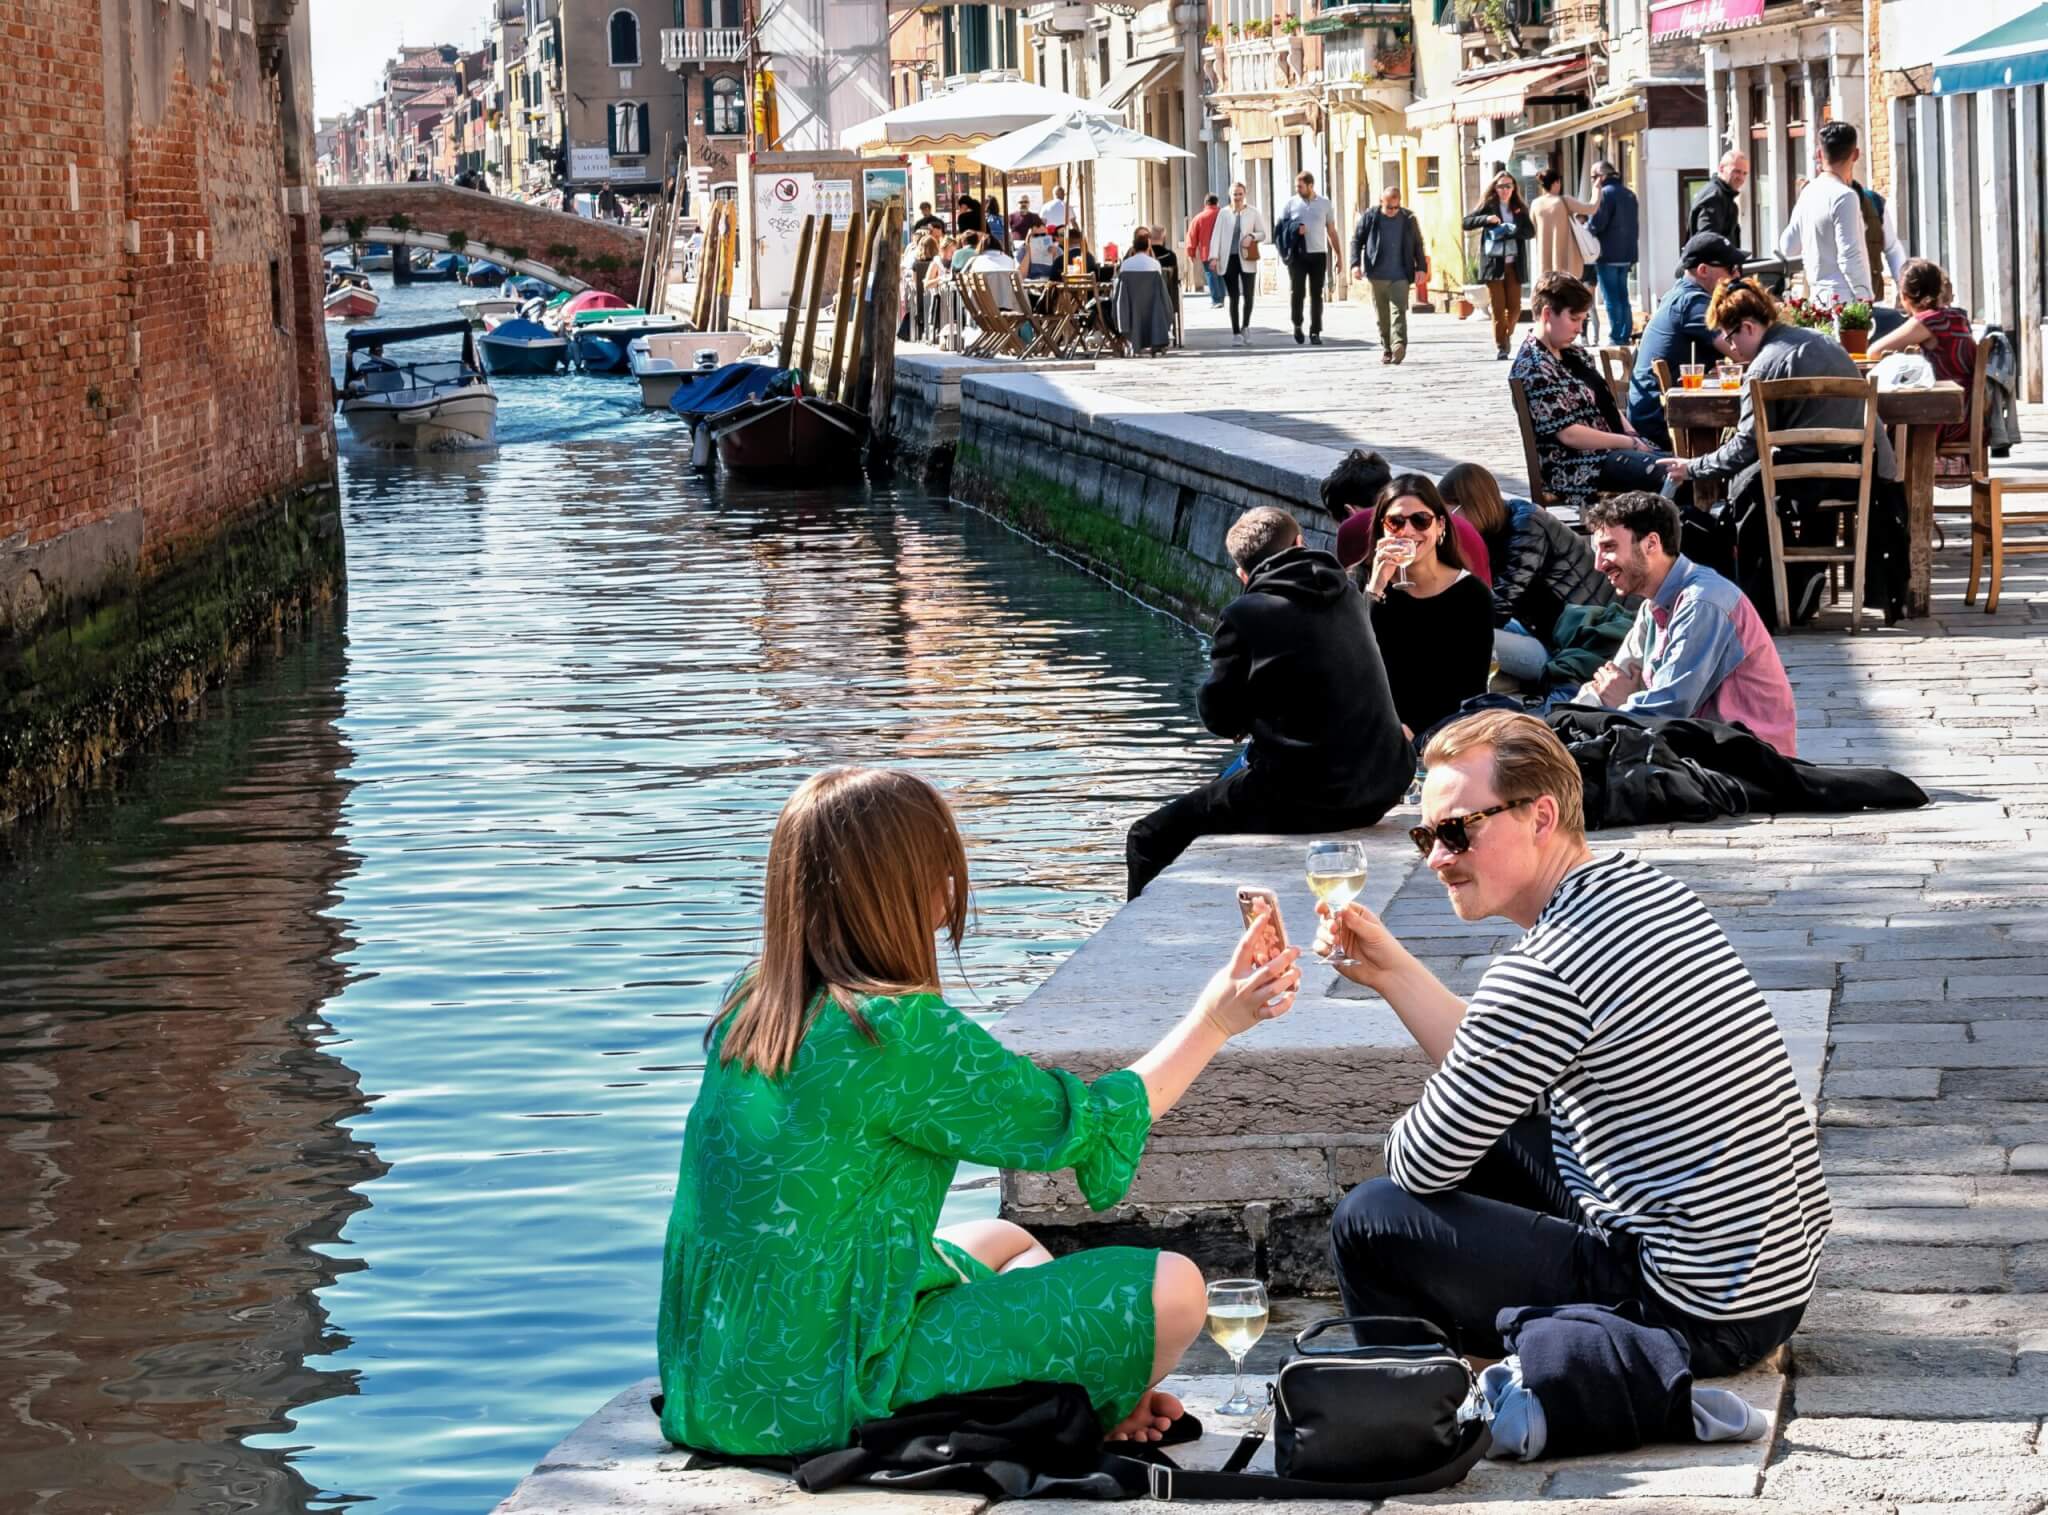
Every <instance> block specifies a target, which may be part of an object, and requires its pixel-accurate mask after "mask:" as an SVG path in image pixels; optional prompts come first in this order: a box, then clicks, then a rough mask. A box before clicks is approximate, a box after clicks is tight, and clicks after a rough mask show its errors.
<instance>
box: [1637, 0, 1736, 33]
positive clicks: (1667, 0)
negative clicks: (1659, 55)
mask: <svg viewBox="0 0 2048 1515" xmlns="http://www.w3.org/2000/svg"><path fill="white" fill-rule="evenodd" d="M1763 19H1764V0H1659V3H1657V4H1654V5H1652V6H1651V7H1650V40H1651V41H1652V42H1662V41H1664V40H1666V39H1667V38H1670V37H1704V36H1706V35H1707V34H1709V33H1710V32H1729V31H1734V30H1735V29H1736V28H1737V27H1740V26H1761V25H1762V24H1763Z"/></svg>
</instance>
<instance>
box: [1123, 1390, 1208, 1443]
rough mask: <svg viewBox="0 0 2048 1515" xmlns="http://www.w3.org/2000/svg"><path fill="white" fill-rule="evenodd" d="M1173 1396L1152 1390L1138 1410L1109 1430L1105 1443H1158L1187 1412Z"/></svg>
mask: <svg viewBox="0 0 2048 1515" xmlns="http://www.w3.org/2000/svg"><path fill="white" fill-rule="evenodd" d="M1186 1409H1187V1406H1185V1405H1183V1404H1182V1403H1181V1402H1180V1401H1179V1400H1178V1399H1176V1398H1175V1397H1174V1396H1173V1395H1171V1394H1169V1393H1167V1392H1166V1391H1165V1390H1164V1389H1150V1390H1148V1391H1146V1394H1145V1397H1144V1398H1142V1399H1140V1400H1139V1401H1138V1408H1137V1409H1135V1410H1133V1411H1131V1413H1130V1414H1128V1415H1126V1416H1125V1417H1124V1418H1123V1419H1122V1420H1120V1421H1118V1422H1117V1423H1116V1424H1115V1425H1113V1426H1111V1427H1110V1429H1109V1434H1108V1435H1107V1436H1105V1437H1103V1440H1104V1441H1157V1440H1159V1438H1160V1437H1162V1436H1164V1435H1165V1434H1166V1428H1167V1427H1168V1426H1170V1425H1172V1424H1173V1423H1174V1422H1175V1421H1176V1420H1178V1419H1180V1417H1181V1415H1182V1414H1183V1413H1184V1412H1185V1411H1186Z"/></svg>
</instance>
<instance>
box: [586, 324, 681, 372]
mask: <svg viewBox="0 0 2048 1515" xmlns="http://www.w3.org/2000/svg"><path fill="white" fill-rule="evenodd" d="M689 329H690V323H689V322H688V321H686V320H684V319H683V318H682V317H681V316H650V315H649V314H647V312H646V311H644V310H633V309H627V310H620V311H586V312H585V313H584V314H583V315H582V316H578V317H576V318H575V321H574V324H573V326H572V327H571V329H570V332H569V341H570V345H571V346H573V347H574V348H575V351H576V364H577V366H578V367H579V368H581V369H582V370H583V371H584V372H585V373H626V372H628V371H629V368H630V364H629V362H628V355H627V348H629V347H630V346H632V344H633V340H634V339H635V338H636V337H651V336H661V335H666V334H668V333H671V332H679V331H688V330H689Z"/></svg>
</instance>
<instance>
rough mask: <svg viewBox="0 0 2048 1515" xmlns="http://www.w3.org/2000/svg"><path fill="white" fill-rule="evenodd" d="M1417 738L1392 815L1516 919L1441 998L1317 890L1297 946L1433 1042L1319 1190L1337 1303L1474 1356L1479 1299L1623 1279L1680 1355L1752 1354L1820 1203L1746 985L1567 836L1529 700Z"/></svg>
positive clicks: (1746, 978)
mask: <svg viewBox="0 0 2048 1515" xmlns="http://www.w3.org/2000/svg"><path fill="white" fill-rule="evenodd" d="M1424 760H1425V762H1426V763H1427V765H1428V770H1429V774H1428V778H1427V780H1426V781H1425V783H1424V785H1423V790H1422V822H1423V823H1422V824H1421V825H1420V826H1418V827H1416V828H1415V830H1414V832H1413V835H1414V838H1415V843H1416V846H1417V847H1419V848H1421V849H1422V850H1423V852H1424V854H1425V856H1426V857H1427V859H1428V865H1429V867H1430V869H1431V871H1433V872H1434V873H1435V874H1436V875H1437V877H1438V878H1439V879H1440V880H1441V881H1442V882H1443V884H1444V886H1445V888H1446V889H1447V890H1448V891H1449V894H1450V903H1451V908H1452V910H1454V911H1455V912H1456V913H1457V916H1458V918H1459V919H1460V920H1463V921H1477V920H1485V919H1489V918H1491V917H1494V916H1502V917H1505V918H1506V919H1508V920H1511V921H1513V922H1514V923H1515V924H1516V925H1518V926H1520V927H1521V928H1522V930H1523V933H1524V934H1523V936H1522V938H1521V940H1520V941H1519V942H1517V943H1516V944H1515V945H1514V946H1513V947H1511V948H1509V949H1508V950H1507V951H1506V952H1505V953H1503V954H1502V955H1500V956H1499V957H1497V958H1495V959H1494V960H1493V962H1492V963H1491V964H1490V965H1489V966H1488V967H1487V969H1486V971H1485V973H1484V974H1483V975H1482V976H1481V978H1480V981H1479V987H1478V990H1477V992H1476V993H1474V995H1473V996H1472V999H1471V1001H1470V1002H1469V1003H1466V1002H1464V1001H1461V1000H1460V999H1459V998H1458V997H1457V996H1456V995H1454V994H1453V993H1451V991H1450V990H1449V989H1447V988H1446V987H1445V986H1444V985H1443V984H1442V983H1440V982H1439V981H1438V980H1437V979H1436V977H1435V975H1433V974H1432V973H1431V972H1430V971H1429V970H1428V969H1427V968H1425V967H1424V966H1423V965H1422V964H1421V963H1420V962H1418V961H1417V960H1416V959H1415V957H1414V956H1413V955H1412V954H1411V953H1410V952H1409V951H1408V949H1407V948H1406V947H1404V946H1403V945H1402V944H1401V943H1400V942H1399V941H1397V940H1396V939H1395V938H1394V936H1393V934H1392V933H1391V932H1389V931H1388V929H1387V927H1386V926H1385V924H1384V923H1382V922H1381V921H1380V919H1379V918H1378V917H1377V916H1375V915H1374V914H1373V913H1372V912H1371V911H1369V910H1366V909H1365V908H1364V907H1362V906H1359V905H1356V904H1352V905H1346V906H1345V907H1344V908H1343V910H1342V911H1340V912H1338V913H1337V914H1336V915H1335V916H1334V917H1333V916H1331V915H1330V912H1329V910H1328V908H1327V907H1323V908H1322V909H1320V910H1319V911H1318V914H1320V915H1321V916H1323V917H1324V920H1323V924H1322V929H1321V930H1320V931H1319V933H1318V935H1317V939H1316V950H1317V951H1319V952H1327V951H1329V950H1330V949H1331V947H1332V946H1335V947H1337V948H1340V949H1342V950H1343V951H1344V952H1345V953H1346V954H1348V955H1349V957H1350V958H1351V960H1352V961H1351V962H1350V963H1348V964H1347V963H1341V962H1340V963H1339V964H1336V965H1334V966H1336V968H1337V971H1338V972H1339V973H1342V974H1343V975H1344V976H1345V977H1346V978H1348V979H1351V980H1352V981H1353V982H1354V983H1358V984H1362V985H1364V986H1365V987H1367V988H1368V989H1371V990H1373V991H1374V992H1376V993H1378V994H1380V995H1382V996H1383V997H1384V998H1385V999H1386V1001H1387V1003H1388V1004H1389V1005H1390V1006H1392V1007H1393V1009H1394V1012H1395V1013H1396V1014H1397V1015H1398V1016H1399V1017H1400V1018H1401V1022H1402V1024H1403V1025H1404V1026H1405V1027H1406V1028H1407V1030H1408V1032H1409V1034H1410V1035H1411V1036H1413V1037H1414V1038H1415V1041H1416V1044H1417V1045H1418V1046H1419V1047H1420V1048H1421V1049H1422V1051H1423V1052H1424V1053H1426V1054H1427V1055H1428V1057H1429V1059H1430V1061H1431V1062H1433V1063H1435V1064H1436V1071H1435V1072H1433V1073H1432V1074H1431V1075H1430V1077H1429V1079H1428V1081H1427V1082H1426V1083H1425V1084H1424V1085H1423V1088H1422V1094H1421V1097H1420V1098H1419V1099H1417V1101H1416V1102H1415V1104H1414V1106H1413V1107H1412V1108H1411V1109H1409V1110H1408V1111H1407V1112H1406V1113H1405V1114H1404V1115H1402V1116H1401V1118H1400V1119H1399V1120H1397V1121H1396V1122H1395V1123H1394V1125H1393V1128H1392V1130H1391V1131H1390V1132H1389V1133H1388V1135H1387V1146H1386V1163H1387V1176H1386V1177H1384V1178H1376V1179H1372V1180H1370V1181H1368V1182H1366V1183H1364V1184H1361V1185H1360V1186H1359V1187H1357V1188H1355V1189H1353V1190H1352V1191H1351V1192H1350V1193H1349V1194H1348V1195H1346V1196H1345V1197H1344V1199H1343V1200H1342V1202H1341V1203H1339V1205H1338V1207H1337V1212H1336V1214H1335V1216H1334V1217H1333V1218H1332V1221H1331V1241H1332V1250H1333V1255H1334V1260H1335V1263H1336V1270H1337V1279H1338V1283H1339V1286H1340V1287H1341V1289H1342V1291H1343V1296H1344V1310H1345V1313H1346V1314H1347V1315H1410V1316H1422V1317H1424V1318H1425V1319H1428V1320H1431V1321H1434V1322H1436V1323H1437V1324H1438V1325H1440V1326H1442V1327H1444V1328H1445V1329H1447V1330H1448V1331H1449V1332H1450V1333H1451V1335H1452V1337H1453V1338H1454V1343H1453V1344H1454V1345H1455V1346H1457V1347H1458V1348H1459V1350H1461V1351H1463V1352H1466V1353H1469V1354H1471V1355H1473V1356H1476V1357H1485V1358H1499V1357H1501V1356H1503V1355H1504V1343H1503V1340H1502V1336H1501V1333H1500V1331H1499V1329H1498V1327H1497V1324H1496V1317H1497V1316H1498V1315H1499V1313H1500V1312H1502V1311H1506V1310H1515V1309H1520V1308H1523V1307H1531V1306H1535V1307H1546V1306H1562V1305H1605V1306H1629V1305H1633V1306H1635V1307H1636V1308H1637V1309H1639V1310H1640V1312H1641V1316H1642V1318H1643V1319H1644V1320H1645V1321H1646V1322H1647V1323H1648V1324H1649V1325H1651V1326H1663V1327H1669V1328H1670V1329H1671V1330H1673V1331H1675V1332H1677V1333H1678V1335H1679V1336H1680V1337H1682V1338H1683V1339H1684V1341H1685V1343H1686V1345H1687V1347H1688V1348H1689V1351H1690V1354H1691V1366H1692V1371H1693V1372H1694V1373H1695V1374H1696V1375H1698V1376H1700V1377H1719V1376H1722V1375H1726V1374H1730V1373H1735V1372H1738V1371H1740V1370H1741V1369H1743V1368H1746V1367H1748V1366H1749V1365H1751V1364H1753V1363H1755V1362H1758V1361H1759V1360H1761V1359H1762V1358H1763V1357H1764V1356H1766V1355H1767V1354H1768V1353H1770V1352H1771V1351H1772V1350H1773V1349H1775V1348H1776V1347H1777V1346H1778V1345H1779V1344H1780V1343H1782V1342H1784V1341H1785V1340H1786V1339H1787V1338H1789V1337H1790V1336H1791V1335H1792V1332H1793V1330H1794V1329H1795V1328H1796V1327H1797V1326H1798V1324H1799V1320H1800V1317H1801V1315H1802V1314H1803V1313H1804V1312H1805V1309H1806V1303H1807V1300H1808V1299H1809V1298H1810V1297H1811V1296H1812V1293H1813V1287H1814V1277H1815V1274H1816V1272H1817V1271H1818V1269H1819V1265H1820V1254H1821V1247H1822V1243H1823V1242H1824V1240H1825V1239H1826V1236H1827V1233H1828V1229H1829V1225H1830V1220H1831V1216H1830V1210H1829V1204H1828V1193H1827V1186H1826V1183H1825V1181H1824V1180H1823V1178H1822V1175H1821V1168H1820V1159H1819V1151H1818V1142H1817V1140H1816V1136H1815V1132H1814V1126H1813V1121H1812V1118H1811V1117H1810V1116H1809V1115H1808V1114H1807V1112H1806V1108H1805V1106H1804V1105H1803V1104H1802V1103H1801V1100H1800V1093H1799V1085H1798V1081H1797V1079H1796V1078H1795V1077H1794V1075H1793V1070H1792V1062H1791V1059H1790V1057H1789V1055H1788V1054H1787V1052H1786V1048H1785V1042H1784V1038H1783V1037H1782V1036H1781V1035H1780V1034H1779V1031H1778V1028H1777V1025H1776V1024H1775V1023H1774V1022H1773V1021H1772V1019H1771V1011H1770V1007H1769V1006H1768V1005H1767V1004H1766V1003H1765V1002H1764V996H1763V993H1762V991H1761V990H1760V989H1758V987H1757V985H1756V981H1755V980H1754V979H1752V978H1751V977H1750V975H1749V972H1748V970H1747V969H1746V968H1744V966H1743V964H1742V961H1741V959H1740V958H1738V957H1737V956H1736V955H1735V950H1734V948H1733V947H1731V946H1730V945H1729V942H1728V938H1727V937H1726V936H1725V935H1724V934H1723V933H1722V931H1721V928H1720V927H1719V926H1718V925H1716V924H1715V922H1714V918H1713V917H1712V916H1711V915H1710V914H1708V912H1707V909H1706V907H1705V906H1704V905H1702V904H1701V903H1700V901H1699V898H1698V897H1697V896H1696V895H1695V894H1694V893H1693V892H1692V891H1691V890H1690V889H1688V888H1686V887H1685V885H1683V884H1681V883H1679V882H1678V881H1677V880H1676V879H1673V878H1671V877H1670V876H1668V875H1666V874H1663V873H1660V872H1658V871H1657V870H1656V869H1654V868H1652V867H1650V866H1649V865H1648V864H1647V863H1645V862H1643V861H1641V860H1640V859H1639V858H1636V857H1633V856H1631V855H1630V854H1628V853H1614V854H1610V855H1607V856H1602V857H1597V858H1596V857H1595V856H1594V855H1593V853H1592V852H1591V851H1590V850H1589V849H1588V848H1587V846H1586V836H1585V825H1584V820H1585V817H1584V813H1583V809H1582V805H1581V798H1582V791H1581V787H1580V779H1579V769H1578V765H1577V763H1576V762H1575V761H1574V760H1573V758H1572V756H1571V754H1570V753H1569V752H1567V751H1566V750H1565V747H1564V744H1563V743H1562V742H1560V741H1559V740H1558V738H1557V737H1556V735H1554V734H1553V733H1552V732H1551V730H1550V729H1549V727H1547V726H1546V725H1544V723H1543V722H1542V721H1541V720H1539V719H1537V718H1536V717H1534V716H1529V715H1523V714H1519V713H1514V712H1505V711H1487V712H1484V713H1481V714H1478V715H1472V716H1467V717H1465V718H1464V719H1463V720H1460V721H1456V722H1453V723H1452V724H1451V725H1449V726H1447V727H1445V728H1444V729H1443V730H1442V731H1440V732H1439V733H1438V734H1437V736H1436V739H1435V740H1434V741H1433V742H1431V743H1430V745H1429V748H1428V750H1427V752H1426V753H1425V755H1424ZM1525 1365H1526V1364H1525Z"/></svg>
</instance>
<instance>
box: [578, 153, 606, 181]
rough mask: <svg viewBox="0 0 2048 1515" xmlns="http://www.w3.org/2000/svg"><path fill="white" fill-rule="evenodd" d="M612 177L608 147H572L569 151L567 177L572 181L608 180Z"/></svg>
mask: <svg viewBox="0 0 2048 1515" xmlns="http://www.w3.org/2000/svg"><path fill="white" fill-rule="evenodd" d="M611 176H612V154H611V149H610V148H608V147H572V148H570V149H569V177H570V178H571V179H574V180H583V179H609V178H610V177H611Z"/></svg>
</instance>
